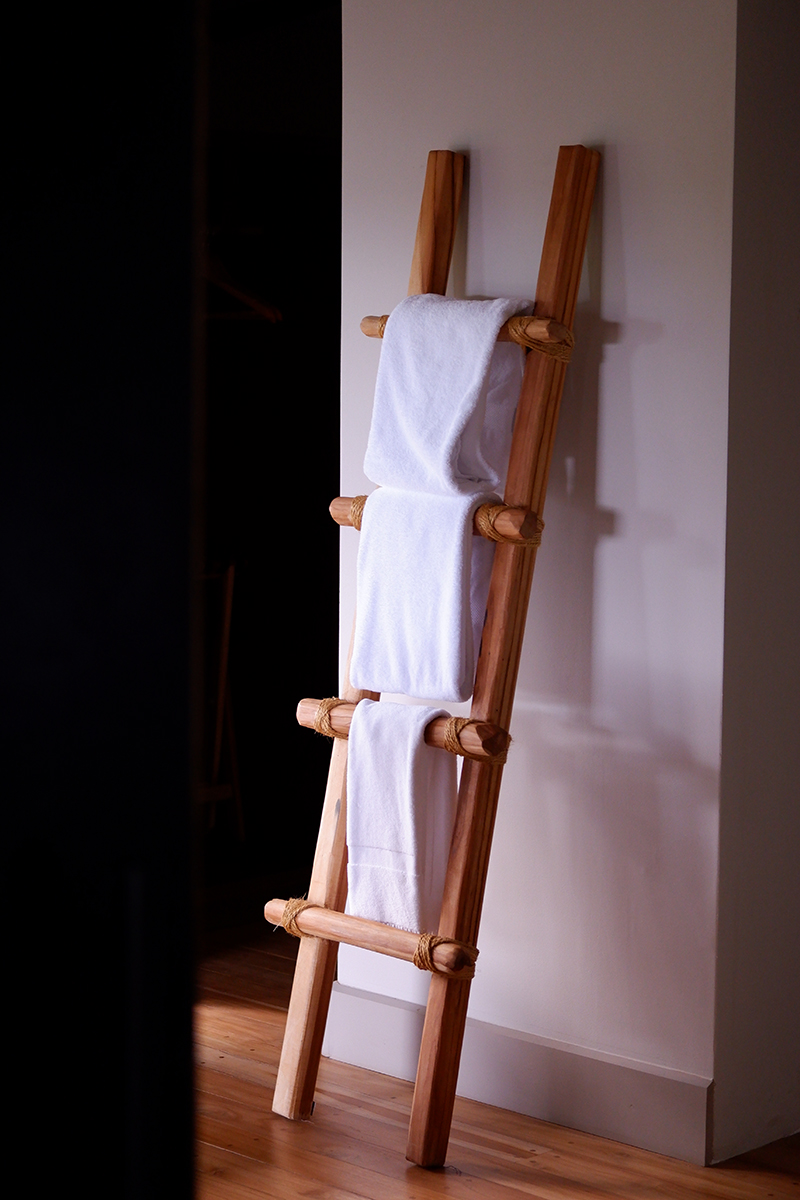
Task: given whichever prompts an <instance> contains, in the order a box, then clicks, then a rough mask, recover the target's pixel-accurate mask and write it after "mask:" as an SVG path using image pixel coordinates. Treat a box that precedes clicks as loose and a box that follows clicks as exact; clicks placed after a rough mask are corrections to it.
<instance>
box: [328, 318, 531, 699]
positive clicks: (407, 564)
mask: <svg viewBox="0 0 800 1200" xmlns="http://www.w3.org/2000/svg"><path fill="white" fill-rule="evenodd" d="M526 309H528V310H529V309H530V301H527V300H520V299H510V300H449V299H446V298H445V297H443V296H435V295H424V296H409V297H408V299H406V300H404V301H403V302H402V303H401V304H400V305H398V307H397V308H396V309H395V310H394V312H393V313H392V314H391V316H390V317H389V320H388V322H387V325H386V331H385V335H384V341H383V348H382V350H381V361H380V366H379V370H378V380H377V385H376V389H375V405H374V409H373V416H372V425H371V429H370V436H369V443H368V446H367V454H366V458H365V461H364V469H365V471H366V473H367V475H368V476H369V477H370V478H371V479H372V480H373V481H374V482H375V483H377V484H379V485H380V490H379V491H378V492H373V494H372V495H371V496H370V498H369V500H368V502H367V505H366V507H365V509H364V518H363V523H362V529H361V541H360V544H359V556H358V605H357V618H356V630H355V639H354V646H353V656H352V661H351V666H350V678H351V680H352V682H353V683H354V684H355V686H356V687H360V688H364V689H369V690H372V691H379V692H389V693H402V694H405V695H409V696H418V697H428V698H433V699H441V700H453V701H462V700H467V699H469V697H470V695H471V694H472V688H473V683H474V676H475V662H476V659H477V653H478V647H479V645H480V634H481V628H482V625H483V619H484V613H485V608H486V597H487V594H488V586H489V576H490V573H491V562H492V558H493V550H494V547H493V546H492V544H491V543H488V542H486V541H485V540H484V539H482V538H474V537H473V536H472V517H473V514H474V512H475V509H476V508H477V507H478V506H479V505H480V504H482V503H485V502H486V501H497V499H498V496H497V493H498V492H499V491H501V490H502V487H503V485H504V482H505V472H506V468H507V464H508V454H509V449H510V445H511V433H512V429H513V422H514V411H515V406H516V401H517V397H518V394H519V386H520V381H521V378H522V370H523V365H524V355H523V352H522V350H521V348H520V347H519V346H516V345H514V344H513V343H510V342H509V343H500V344H498V343H497V333H498V330H499V329H500V326H501V325H502V324H503V323H504V322H505V321H506V320H507V319H508V318H509V317H510V316H513V315H514V314H515V313H518V312H523V311H525V310H526Z"/></svg>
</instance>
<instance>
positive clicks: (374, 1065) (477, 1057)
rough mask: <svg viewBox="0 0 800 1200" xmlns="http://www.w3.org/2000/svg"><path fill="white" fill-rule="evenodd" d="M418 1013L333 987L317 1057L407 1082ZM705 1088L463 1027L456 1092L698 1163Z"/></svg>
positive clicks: (597, 1055) (619, 1061)
mask: <svg viewBox="0 0 800 1200" xmlns="http://www.w3.org/2000/svg"><path fill="white" fill-rule="evenodd" d="M424 1017H425V1009H424V1007H423V1006H421V1005H417V1004H410V1003H409V1002H408V1001H406V1000H394V999H391V998H389V997H387V996H380V995H377V994H375V993H373V992H365V991H361V990H360V989H357V988H351V987H345V986H343V985H342V984H338V983H337V984H334V989H333V996H332V997H331V1008H330V1015H329V1017H328V1028H327V1032H326V1036H325V1044H324V1046H323V1049H322V1053H323V1054H324V1055H325V1056H326V1057H328V1058H334V1059H337V1060H339V1061H340V1062H347V1063H352V1064H353V1065H354V1066H358V1067H366V1068H368V1069H369V1070H371V1071H380V1072H381V1073H382V1074H384V1075H393V1076H395V1077H396V1078H399V1079H413V1078H414V1077H415V1075H416V1070H417V1056H418V1053H419V1043H420V1038H421V1036H422V1023H423V1020H424ZM710 1089H711V1081H710V1080H709V1079H705V1078H703V1077H701V1076H699V1075H689V1074H687V1073H685V1072H682V1071H672V1070H668V1069H667V1068H664V1067H658V1066H654V1065H653V1064H651V1063H643V1062H638V1061H636V1060H635V1059H626V1058H621V1057H619V1056H616V1055H611V1054H604V1053H602V1052H599V1051H591V1050H587V1049H585V1048H584V1047H579V1046H571V1045H569V1044H567V1043H565V1042H554V1041H549V1040H548V1039H545V1038H536V1037H534V1036H533V1035H531V1034H527V1033H520V1032H519V1031H517V1030H513V1029H505V1028H503V1027H501V1026H499V1025H489V1024H487V1023H486V1022H485V1021H474V1020H472V1019H471V1018H469V1019H468V1020H467V1029H466V1033H465V1036H464V1049H463V1052H462V1055H461V1070H460V1072H459V1076H458V1094H459V1096H466V1097H468V1098H470V1099H472V1100H480V1101H482V1102H483V1103H484V1104H493V1105H495V1106H496V1107H498V1108H508V1109H511V1110H512V1111H513V1112H519V1113H526V1114H527V1115H528V1116H532V1117H538V1118H539V1119H540V1120H543V1121H552V1122H554V1123H555V1124H557V1125H566V1126H567V1127H568V1128H570V1129H580V1130H583V1131H584V1132H586V1133H595V1134H599V1135H600V1136H601V1137H607V1138H613V1139H614V1140H615V1141H618V1142H624V1143H625V1144H626V1145H629V1146H640V1147H641V1148H642V1149H645V1150H654V1151H656V1152H657V1153H659V1154H669V1155H671V1156H672V1157H673V1158H680V1159H683V1160H684V1161H685V1162H691V1163H699V1164H703V1163H705V1161H706V1125H707V1115H708V1111H709V1098H710Z"/></svg>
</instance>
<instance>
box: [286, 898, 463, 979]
mask: <svg viewBox="0 0 800 1200" xmlns="http://www.w3.org/2000/svg"><path fill="white" fill-rule="evenodd" d="M287 903H288V901H286V900H270V901H269V903H268V904H265V905H264V916H265V917H266V919H267V920H268V921H269V922H270V923H271V924H272V925H281V924H282V923H283V914H284V910H285V908H286V905H287ZM295 923H296V925H297V927H298V929H299V930H300V931H301V932H302V933H304V934H306V935H308V936H309V937H318V938H324V939H325V940H326V941H329V942H345V943H346V944H347V945H348V946H360V947H361V949H362V950H375V951H376V952H377V953H378V954H386V955H388V956H389V958H402V959H403V960H404V961H405V962H413V961H414V955H415V954H416V951H417V947H418V945H419V936H420V935H419V934H418V933H409V932H408V930H406V929H395V928H394V926H393V925H382V924H381V922H380V921H368V920H366V919H365V918H364V917H351V916H350V915H349V914H348V913H341V912H334V910H333V909H330V908H318V907H315V906H312V907H311V908H304V909H303V910H302V911H301V912H300V913H299V914H298V915H297V916H296V917H295ZM475 953H476V951H475V950H473V951H472V954H470V952H469V950H468V949H466V948H465V947H462V946H461V945H460V944H459V943H457V942H445V943H444V944H442V945H439V946H434V948H433V950H432V951H431V958H432V959H433V962H434V964H435V967H436V972H437V974H439V975H447V976H449V977H450V978H465V977H466V976H467V975H469V974H471V973H472V971H471V968H473V967H474V959H473V957H472V955H474V954H475Z"/></svg>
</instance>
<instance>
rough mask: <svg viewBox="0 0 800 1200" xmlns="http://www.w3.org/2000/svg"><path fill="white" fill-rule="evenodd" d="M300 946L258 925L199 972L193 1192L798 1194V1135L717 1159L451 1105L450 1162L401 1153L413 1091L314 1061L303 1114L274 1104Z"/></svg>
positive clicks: (281, 1195) (322, 1196)
mask: <svg viewBox="0 0 800 1200" xmlns="http://www.w3.org/2000/svg"><path fill="white" fill-rule="evenodd" d="M295 947H296V943H295V942H294V941H293V939H291V938H290V937H288V935H287V934H285V933H284V932H283V931H282V930H279V931H277V932H275V933H273V932H272V931H271V929H270V928H269V927H268V926H266V924H265V927H264V929H263V930H262V931H259V932H258V933H257V934H253V933H251V934H250V935H249V936H248V937H247V938H246V939H244V938H243V939H241V944H240V945H238V946H237V947H236V948H235V949H233V950H230V949H229V950H224V951H219V952H216V953H210V954H208V955H207V956H206V958H205V959H204V961H203V963H202V964H201V967H200V971H199V986H198V1003H197V1008H196V1017H195V1052H196V1088H197V1091H196V1105H197V1109H196V1111H197V1139H198V1140H197V1195H198V1197H199V1198H200V1200H223V1198H225V1200H228V1198H230V1200H234V1198H236V1200H253V1198H254V1197H257V1196H262V1197H274V1198H275V1200H295V1197H305V1198H306V1200H353V1198H355V1197H359V1198H362V1200H363V1198H367V1200H428V1198H429V1197H434V1196H448V1197H452V1198H454V1200H462V1198H463V1200H513V1197H515V1196H525V1197H531V1196H539V1197H546V1198H547V1200H595V1198H600V1197H602V1198H603V1200H608V1198H610V1197H616V1198H620V1200H623V1198H624V1200H647V1198H650V1197H669V1198H670V1200H696V1198H699V1197H705V1198H709V1200H728V1198H730V1200H751V1198H752V1200H756V1198H758V1200H762V1198H763V1197H771V1196H774V1197H794V1200H800V1137H798V1136H795V1137H794V1138H788V1139H785V1140H784V1141H782V1142H776V1143H774V1145H772V1146H770V1147H766V1148H765V1149H764V1150H762V1151H759V1152H757V1153H755V1154H750V1155H744V1156H742V1157H741V1158H738V1159H732V1160H731V1161H730V1162H728V1163H725V1164H724V1165H722V1166H718V1167H712V1168H703V1167H693V1166H688V1165H687V1164H686V1163H681V1162H678V1161H677V1160H676V1159H671V1158H665V1157H663V1156H662V1155H659V1154H650V1153H647V1152H646V1151H644V1150H635V1149H632V1148H631V1147H629V1146H623V1145H620V1144H619V1143H617V1142H610V1141H606V1140H605V1139H603V1138H598V1137H592V1136H591V1135H589V1134H583V1133H576V1132H575V1131H574V1130H570V1129H562V1128H560V1127H559V1126H557V1125H549V1124H547V1123H546V1122H544V1121H537V1120H534V1119H533V1118H532V1117H523V1116H520V1115H519V1114H517V1113H512V1112H506V1111H504V1110H503V1109H498V1108H491V1107H489V1106H488V1105H485V1104H478V1103H476V1102H475V1101H471V1100H460V1099H459V1100H456V1109H455V1119H454V1122H453V1132H452V1136H451V1139H450V1156H449V1159H448V1165H447V1166H446V1167H444V1168H443V1169H442V1170H438V1171H425V1170H422V1169H421V1168H419V1167H415V1166H412V1165H411V1164H410V1163H408V1162H406V1160H405V1157H404V1155H405V1141H406V1128H407V1122H408V1114H409V1109H410V1105H411V1085H410V1084H408V1083H404V1082H403V1081H401V1080H397V1079H391V1078H389V1077H388V1076H386V1075H378V1074H375V1073H374V1072H371V1071H363V1070H360V1069H358V1068H356V1067H348V1066H344V1065H343V1064H341V1063H334V1062H330V1061H328V1060H325V1059H323V1063H322V1069H321V1071H320V1083H319V1087H318V1090H317V1106H316V1110H315V1113H314V1116H313V1118H312V1120H311V1121H305V1122H292V1121H287V1120H285V1119H284V1118H283V1117H276V1116H274V1115H273V1113H272V1111H271V1106H272V1090H273V1087H274V1083H275V1072H276V1069H277V1064H278V1056H279V1054H280V1046H281V1038H282V1035H283V1025H284V1020H285V1009H286V1005H287V1004H288V999H289V989H290V986H291V978H292V971H293V968H294V955H295Z"/></svg>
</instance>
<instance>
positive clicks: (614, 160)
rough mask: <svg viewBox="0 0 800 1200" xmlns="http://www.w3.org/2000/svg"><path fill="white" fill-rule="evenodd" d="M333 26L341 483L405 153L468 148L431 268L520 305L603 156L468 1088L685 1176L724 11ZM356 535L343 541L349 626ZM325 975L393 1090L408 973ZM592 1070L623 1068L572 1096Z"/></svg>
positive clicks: (723, 251) (498, 15) (727, 30)
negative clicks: (620, 1143) (339, 181)
mask: <svg viewBox="0 0 800 1200" xmlns="http://www.w3.org/2000/svg"><path fill="white" fill-rule="evenodd" d="M343 13H344V137H343V168H344V170H343V174H344V193H343V337H342V351H343V366H342V374H343V380H342V382H343V446H342V492H343V494H350V495H352V494H355V493H357V492H360V491H368V490H369V489H370V487H371V485H370V484H369V483H368V481H366V480H365V478H364V477H363V475H362V472H361V461H362V459H363V454H364V448H365V444H366V436H367V429H368V424H369V415H370V409H371V398H372V389H373V387H374V380H375V371H376V366H377V360H378V355H379V344H378V343H376V342H372V341H369V340H368V339H366V338H363V336H362V335H361V334H360V333H359V332H358V323H359V320H360V318H361V317H362V316H363V315H365V314H366V313H381V312H388V311H390V309H391V308H392V307H393V306H394V305H395V304H396V303H397V302H398V301H399V300H400V299H401V298H402V296H403V295H404V294H405V290H406V285H407V279H408V270H409V265H410V256H411V249H412V245H413V238H414V231H415V227H416V218H417V212H418V208H419V199H420V194H421V187H422V180H423V175H424V166H425V158H426V154H427V151H428V150H429V149H434V148H449V149H457V150H464V151H466V152H467V153H468V155H469V161H470V166H469V181H468V188H467V193H466V205H465V213H464V216H465V219H464V221H463V226H462V235H461V237H460V239H459V244H458V246H457V254H456V261H455V263H454V270H453V279H452V286H453V289H454V291H455V294H457V295H463V296H467V297H475V296H484V295H504V294H505V295H516V294H520V295H524V294H526V293H527V294H531V293H532V292H533V289H534V287H535V281H536V275H537V271H538V259H539V252H540V248H541V240H542V235H543V231H544V223H545V219H546V216H547V207H548V202H549V193H550V187H551V184H552V176H553V170H554V166H555V158H556V151H557V147H558V145H559V144H560V143H574V142H582V143H584V144H586V145H592V146H596V147H597V148H599V149H600V150H601V151H602V154H603V167H602V174H601V180H600V187H599V195H598V199H597V204H596V210H595V214H594V223H593V228H592V231H591V234H590V246H589V252H588V262H587V269H586V271H585V272H584V280H583V284H582V290H581V299H580V302H579V311H578V317H577V320H576V334H577V338H578V349H577V351H576V354H575V356H574V357H573V362H572V365H571V366H570V370H569V372H568V382H567V390H566V394H565V400H564V407H563V418H562V424H561V428H560V432H559V436H558V441H557V444H556V450H555V457H554V462H553V471H552V476H551V484H550V492H549V496H548V502H547V509H546V513H545V519H546V525H547V528H546V532H545V542H544V546H543V548H542V550H541V552H540V554H539V560H538V564H537V571H536V577H535V579H534V590H533V598H532V602H531V608H530V614H529V620H528V628H527V634H526V646H525V651H524V655H523V662H522V668H521V672H520V680H519V686H518V691H517V702H516V707H515V715H514V721H513V724H512V734H513V736H514V739H515V741H514V746H513V749H512V753H511V756H510V759H509V765H508V767H507V768H506V773H505V778H504V783H503V790H502V794H501V799H500V809H499V816H498V822H497V830H496V836H495V842H494V847H493V854H492V862H491V867H490V873H489V881H488V887H487V894H486V904H485V909H484V918H483V925H482V931H481V937H480V948H481V957H480V960H479V969H478V974H477V976H476V980H475V983H474V985H473V990H472V999H471V1006H470V1015H471V1018H472V1022H473V1024H472V1026H471V1029H472V1034H470V1033H468V1038H467V1043H466V1046H465V1053H464V1071H463V1072H462V1081H461V1084H460V1088H461V1090H465V1091H469V1092H470V1094H473V1095H478V1096H479V1098H486V1099H491V1100H492V1102H493V1103H501V1104H506V1105H507V1106H509V1107H516V1108H519V1109H521V1110H523V1111H530V1112H536V1114H537V1115H541V1116H546V1117H547V1116H550V1117H551V1119H558V1120H561V1121H563V1122H565V1123H573V1124H576V1125H579V1126H580V1127H583V1128H593V1129H596V1130H597V1131H598V1132H605V1133H609V1134H611V1135H612V1136H616V1137H620V1138H623V1139H624V1138H627V1139H628V1140H631V1141H636V1142H638V1144H645V1145H651V1146H653V1148H656V1149H663V1150H666V1151H667V1152H670V1153H677V1154H682V1155H683V1156H684V1157H688V1158H695V1159H700V1160H702V1158H703V1156H704V1155H705V1153H706V1149H705V1141H706V1130H705V1120H706V1105H705V1096H706V1089H707V1087H708V1084H709V1081H710V1080H711V1077H712V1075H713V1066H714V1063H713V1055H714V969H715V945H716V889H717V855H718V817H719V812H718V808H719V761H720V721H721V712H720V710H721V699H722V656H723V579H724V545H725V515H726V438H727V400H728V353H729V317H730V283H731V276H730V272H731V209H732V195H733V185H732V173H733V144H734V143H733V117H734V70H735V41H736V37H735V35H736V5H735V2H734V0H704V2H703V3H697V0H647V3H641V2H640V0H559V3H558V4H556V5H550V4H545V3H538V2H536V0H492V2H489V0H391V2H388V0H385V2H383V3H377V4H376V3H374V0H371V2H370V3H367V2H366V0H344V5H343ZM356 541H357V535H356V534H355V533H353V532H350V531H345V532H344V533H343V537H342V568H343V569H342V578H343V586H342V628H343V631H346V633H349V628H350V624H351V621H352V610H353V604H354V594H353V580H354V557H355V547H356ZM346 633H344V632H343V644H345V645H346V640H347V636H346ZM339 979H340V986H339V987H338V990H337V992H336V994H335V996H334V1003H333V1007H332V1014H331V1020H330V1022H329V1036H328V1041H327V1052H330V1053H332V1054H334V1055H336V1056H340V1057H348V1058H351V1059H352V1060H354V1061H360V1062H362V1063H363V1065H368V1066H374V1067H376V1068H377V1069H388V1070H394V1071H396V1072H397V1073H399V1074H409V1073H413V1069H414V1065H415V1064H414V1061H413V1057H414V1051H413V1037H414V1034H413V1032H412V1033H411V1034H409V1033H408V1030H409V1029H410V1028H411V1027H412V1026H414V1024H415V1020H416V1017H415V1010H414V1008H413V1003H414V1002H417V1001H419V1000H421V999H422V1000H424V980H423V977H422V976H420V975H419V974H418V973H416V972H415V971H414V968H412V967H406V965H405V964H398V963H393V962H390V961H389V960H381V959H379V958H378V957H377V956H372V955H367V954H366V953H365V952H360V951H356V950H351V949H349V948H346V947H343V948H342V951H341V954H340V975H339ZM364 993H367V995H366V996H365V995H364ZM370 995H372V996H375V995H379V996H382V997H384V1000H383V1001H380V1002H378V1001H370V998H369V997H370ZM409 1002H410V1003H409ZM370 1003H372V1004H373V1009H374V1012H375V1013H378V1018H379V1019H378V1018H376V1021H375V1027H376V1030H377V1033H376V1035H375V1038H374V1039H371V1038H370V1037H369V1036H368V1035H367V1029H368V1027H369V1021H368V1019H367V1018H366V1017H365V1009H364V1006H365V1005H366V1006H367V1008H369V1005H370ZM376 1005H377V1007H376ZM392 1014H394V1015H392ZM403 1014H405V1016H404V1015H403ZM395 1017H396V1022H395V1025H393V1024H392V1021H394V1020H395ZM404 1020H406V1025H404V1026H403V1029H404V1030H405V1032H404V1033H403V1037H404V1038H405V1037H407V1036H408V1037H410V1042H409V1044H408V1045H406V1044H405V1043H403V1046H402V1048H400V1049H398V1046H400V1043H401V1042H402V1038H401V1037H400V1036H399V1034H398V1035H397V1036H395V1034H394V1033H392V1030H393V1029H395V1027H396V1028H397V1029H399V1028H400V1025H402V1022H403V1021H404ZM397 1022H399V1024H397ZM408 1022H410V1023H411V1024H410V1025H408ZM381 1031H382V1032H381ZM493 1031H494V1032H493ZM471 1036H472V1038H473V1041H472V1042H470V1037H471ZM509 1037H510V1038H512V1039H516V1042H515V1044H516V1045H517V1048H518V1050H519V1047H521V1046H525V1047H528V1050H526V1051H525V1054H528V1059H525V1058H524V1054H523V1059H524V1061H526V1062H527V1061H530V1072H529V1074H528V1076H527V1077H526V1073H525V1071H517V1073H516V1076H515V1078H514V1080H513V1081H511V1080H510V1079H509V1081H508V1086H507V1087H505V1084H504V1081H503V1078H500V1079H498V1077H497V1073H495V1074H494V1075H493V1073H492V1071H491V1070H487V1069H485V1064H484V1066H481V1067H480V1068H479V1067H478V1063H479V1060H480V1059H481V1053H482V1051H481V1049H480V1046H484V1047H485V1046H488V1045H495V1046H499V1045H500V1041H498V1039H500V1040H501V1041H502V1039H503V1038H505V1039H508V1038H509ZM481 1038H483V1042H481V1040H480V1039H481ZM492 1038H494V1039H495V1040H494V1042H492ZM487 1039H488V1041H487ZM479 1043H480V1045H479ZM471 1046H472V1049H471V1048H470V1047H471ZM545 1050H546V1052H547V1054H548V1055H550V1057H549V1058H548V1066H547V1070H548V1072H549V1078H550V1086H549V1088H547V1089H545V1093H546V1094H545V1093H543V1092H542V1086H541V1078H537V1077H536V1073H537V1072H539V1073H541V1070H542V1069H543V1067H542V1062H541V1061H539V1059H537V1058H536V1055H539V1058H541V1055H542V1054H544V1053H545ZM519 1052H520V1053H522V1051H521V1050H520V1051H519ZM501 1058H502V1055H500V1054H499V1052H498V1054H497V1055H495V1058H494V1061H495V1063H497V1062H499V1061H500V1059H501ZM600 1063H602V1064H606V1065H609V1064H610V1065H612V1066H614V1067H615V1068H616V1074H614V1072H613V1071H612V1072H611V1075H612V1076H613V1081H612V1082H611V1083H609V1086H608V1088H607V1089H606V1090H605V1091H604V1090H603V1088H602V1087H600V1086H599V1084H598V1085H597V1086H596V1089H595V1091H596V1094H597V1096H598V1100H597V1103H596V1104H595V1106H594V1108H593V1107H592V1103H591V1102H586V1101H585V1096H584V1093H585V1092H587V1091H588V1092H590V1093H591V1092H592V1087H595V1084H591V1081H590V1078H589V1076H590V1075H591V1072H592V1071H594V1072H595V1074H596V1072H597V1070H599V1067H597V1064H600ZM576 1064H577V1065H576ZM592 1064H594V1065H592ZM604 1069H605V1068H604ZM576 1070H577V1072H578V1076H577V1078H578V1080H579V1082H578V1084H575V1083H574V1077H575V1071H576ZM581 1072H583V1074H581ZM500 1075H501V1076H502V1071H500ZM593 1078H594V1077H593ZM568 1080H569V1081H571V1082H570V1083H569V1086H568V1085H567V1081H568ZM633 1080H636V1081H637V1083H636V1084H635V1085H634V1083H632V1082H631V1081H633ZM648 1080H649V1081H650V1083H647V1081H648ZM642 1081H644V1082H642ZM664 1081H667V1082H668V1084H669V1086H670V1087H671V1086H672V1085H673V1084H674V1089H673V1091H674V1094H672V1093H671V1095H672V1099H671V1100H669V1101H667V1102H665V1104H666V1108H668V1109H669V1113H667V1112H666V1109H665V1111H664V1112H663V1113H662V1114H661V1116H660V1118H658V1119H656V1120H655V1122H653V1123H652V1124H653V1128H651V1127H650V1125H648V1124H647V1121H644V1124H642V1120H644V1118H642V1120H640V1121H639V1124H638V1125H637V1123H636V1121H637V1119H638V1118H635V1117H634V1116H631V1115H630V1111H629V1110H633V1109H636V1111H637V1112H638V1113H639V1114H640V1115H641V1114H642V1113H643V1112H645V1111H646V1110H647V1109H648V1106H650V1107H652V1104H653V1096H654V1095H655V1091H654V1089H655V1090H656V1091H657V1090H658V1089H659V1088H661V1087H662V1086H666V1084H665V1083H664ZM595 1083H596V1080H595ZM590 1084H591V1086H590ZM640 1085H641V1087H640ZM637 1087H639V1090H640V1092H641V1095H639V1092H637V1096H638V1097H639V1098H638V1099H637V1101H636V1104H633V1102H630V1103H629V1099H630V1096H631V1095H632V1094H633V1092H634V1091H636V1088H637ZM642 1088H643V1090H641V1089H642ZM648 1088H650V1091H648ZM609 1089H610V1090H609ZM570 1096H572V1097H573V1099H572V1100H570ZM579 1096H580V1097H583V1098H581V1099H580V1100H579V1099H578V1097H579ZM670 1105H671V1108H670ZM659 1139H660V1140H659Z"/></svg>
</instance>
